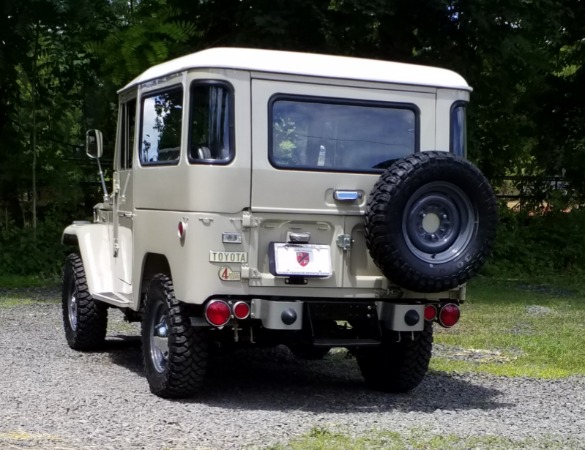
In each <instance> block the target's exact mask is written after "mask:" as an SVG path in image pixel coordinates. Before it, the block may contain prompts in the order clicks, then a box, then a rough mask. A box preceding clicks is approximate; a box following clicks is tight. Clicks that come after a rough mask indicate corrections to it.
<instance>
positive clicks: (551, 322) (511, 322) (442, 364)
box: [431, 278, 585, 378]
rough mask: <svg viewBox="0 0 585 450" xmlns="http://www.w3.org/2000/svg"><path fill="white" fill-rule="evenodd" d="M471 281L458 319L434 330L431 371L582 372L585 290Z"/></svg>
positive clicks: (584, 369)
mask: <svg viewBox="0 0 585 450" xmlns="http://www.w3.org/2000/svg"><path fill="white" fill-rule="evenodd" d="M557 286H563V284H562V283H558V282H557V283H556V284H555V285H549V284H536V283H526V282H520V281H511V280H497V279H485V278H484V279H475V280H474V281H473V282H472V283H470V285H469V287H468V296H467V302H466V303H465V304H464V305H463V307H462V319H461V321H460V322H459V324H458V325H457V326H456V327H454V328H452V329H448V330H445V329H441V328H438V327H437V328H436V333H435V344H436V345H435V349H436V351H435V354H434V356H433V359H432V361H431V370H435V371H442V372H486V373H491V374H496V375H504V376H527V377H536V378H559V377H566V376H570V375H585V359H584V358H583V357H582V355H583V350H582V349H583V348H584V347H585V289H584V288H583V287H582V286H579V285H575V284H574V282H573V285H572V286H571V288H569V289H567V288H566V287H564V286H563V287H557Z"/></svg>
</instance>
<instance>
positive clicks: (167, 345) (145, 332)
mask: <svg viewBox="0 0 585 450" xmlns="http://www.w3.org/2000/svg"><path fill="white" fill-rule="evenodd" d="M142 357H143V362H144V371H145V373H146V379H147V381H148V384H149V386H150V390H151V392H152V393H153V394H156V395H158V396H159V397H163V398H185V397H190V396H192V395H194V394H196V393H197V392H198V391H199V390H200V388H201V387H202V385H203V381H204V379H205V373H206V370H207V361H208V358H209V348H208V340H207V333H206V330H205V329H202V328H198V327H192V326H191V323H190V319H189V317H188V315H187V312H186V307H185V305H184V304H182V303H181V302H179V301H178V300H177V299H175V294H174V289H173V283H172V281H171V279H170V278H169V277H168V276H167V275H164V274H158V275H156V276H155V277H154V278H153V279H152V281H151V282H150V285H149V288H148V292H147V294H146V305H145V311H144V319H143V321H142Z"/></svg>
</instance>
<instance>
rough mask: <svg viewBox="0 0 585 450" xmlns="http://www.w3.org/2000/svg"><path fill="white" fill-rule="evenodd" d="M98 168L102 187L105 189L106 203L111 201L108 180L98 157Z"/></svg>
mask: <svg viewBox="0 0 585 450" xmlns="http://www.w3.org/2000/svg"><path fill="white" fill-rule="evenodd" d="M97 164H98V169H99V171H100V180H101V181H102V189H103V190H104V203H109V202H110V194H108V188H107V187H106V180H105V178H104V172H103V171H102V165H101V164H100V160H99V158H98V159H97Z"/></svg>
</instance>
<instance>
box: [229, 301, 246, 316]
mask: <svg viewBox="0 0 585 450" xmlns="http://www.w3.org/2000/svg"><path fill="white" fill-rule="evenodd" d="M232 309H233V311H234V316H235V318H236V319H240V320H243V319H247V318H248V316H249V315H250V305H248V304H247V303H246V302H236V303H235V304H234V306H233V307H232Z"/></svg>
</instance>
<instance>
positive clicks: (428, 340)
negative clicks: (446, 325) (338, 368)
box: [356, 322, 433, 393]
mask: <svg viewBox="0 0 585 450" xmlns="http://www.w3.org/2000/svg"><path fill="white" fill-rule="evenodd" d="M432 348H433V324H432V323H431V322H425V328H424V330H423V331H420V332H416V333H414V336H413V334H412V333H410V332H408V333H401V334H399V333H398V332H390V331H388V332H387V333H386V334H385V336H384V337H383V340H382V344H381V345H380V347H377V348H366V349H360V350H359V351H358V352H357V355H356V357H357V362H358V365H359V368H360V370H361V372H362V375H363V377H364V379H365V380H366V384H367V385H368V386H369V387H371V388H372V389H376V390H378V391H384V392H393V393H402V392H408V391H410V390H411V389H414V388H415V387H417V386H418V385H419V384H420V383H421V381H422V380H423V379H424V377H425V375H426V373H427V370H428V368H429V362H430V360H431V354H432Z"/></svg>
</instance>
